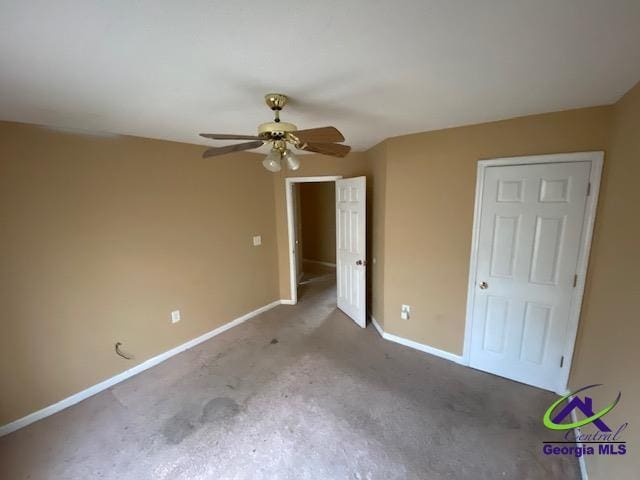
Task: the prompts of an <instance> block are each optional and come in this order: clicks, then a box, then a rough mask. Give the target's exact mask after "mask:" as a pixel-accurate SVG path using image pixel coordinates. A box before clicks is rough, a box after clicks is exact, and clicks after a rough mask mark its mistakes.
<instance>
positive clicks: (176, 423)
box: [162, 413, 196, 445]
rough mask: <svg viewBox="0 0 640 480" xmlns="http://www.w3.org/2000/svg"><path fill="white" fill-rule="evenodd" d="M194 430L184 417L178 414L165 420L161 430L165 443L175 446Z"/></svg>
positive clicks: (192, 425) (193, 426)
mask: <svg viewBox="0 0 640 480" xmlns="http://www.w3.org/2000/svg"><path fill="white" fill-rule="evenodd" d="M195 429H196V427H195V425H194V424H193V423H192V422H191V421H190V420H189V419H188V418H187V417H186V416H185V415H184V413H178V414H176V415H174V416H173V417H171V418H170V419H169V420H167V421H166V422H165V424H164V427H163V428H162V435H163V436H164V438H165V439H166V440H167V443H171V444H173V445H177V444H179V443H180V442H182V440H184V439H185V438H186V437H188V436H189V435H191V434H192V433H193V431H194V430H195Z"/></svg>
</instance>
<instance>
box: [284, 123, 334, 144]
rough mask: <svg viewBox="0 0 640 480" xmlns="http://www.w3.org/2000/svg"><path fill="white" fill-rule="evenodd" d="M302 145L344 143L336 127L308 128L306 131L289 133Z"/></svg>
mask: <svg viewBox="0 0 640 480" xmlns="http://www.w3.org/2000/svg"><path fill="white" fill-rule="evenodd" d="M291 133H292V134H293V135H295V136H296V138H298V139H299V140H300V141H301V142H302V143H305V142H312V143H333V142H344V136H343V135H342V134H341V133H340V132H339V131H338V129H337V128H336V127H320V128H309V129H307V130H296V131H295V132H291Z"/></svg>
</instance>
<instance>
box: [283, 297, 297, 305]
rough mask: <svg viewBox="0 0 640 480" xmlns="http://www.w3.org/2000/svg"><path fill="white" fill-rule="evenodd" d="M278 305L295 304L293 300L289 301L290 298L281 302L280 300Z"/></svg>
mask: <svg viewBox="0 0 640 480" xmlns="http://www.w3.org/2000/svg"><path fill="white" fill-rule="evenodd" d="M280 303H281V304H282V305H295V302H294V301H293V300H291V299H290V298H285V299H283V300H280Z"/></svg>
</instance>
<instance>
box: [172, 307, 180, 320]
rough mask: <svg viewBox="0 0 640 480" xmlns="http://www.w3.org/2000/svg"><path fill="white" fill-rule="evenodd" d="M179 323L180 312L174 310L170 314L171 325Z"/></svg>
mask: <svg viewBox="0 0 640 480" xmlns="http://www.w3.org/2000/svg"><path fill="white" fill-rule="evenodd" d="M179 321H180V310H174V311H173V312H171V323H178V322H179Z"/></svg>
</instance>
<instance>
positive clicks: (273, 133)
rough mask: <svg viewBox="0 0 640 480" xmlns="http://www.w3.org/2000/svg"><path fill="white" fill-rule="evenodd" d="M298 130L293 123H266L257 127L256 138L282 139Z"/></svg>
mask: <svg viewBox="0 0 640 480" xmlns="http://www.w3.org/2000/svg"><path fill="white" fill-rule="evenodd" d="M296 130H298V127H296V126H295V125H294V124H293V123H288V122H277V123H276V122H267V123H263V124H261V125H259V126H258V136H259V137H260V138H267V139H279V138H284V137H285V136H286V135H287V133H289V132H295V131H296Z"/></svg>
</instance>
